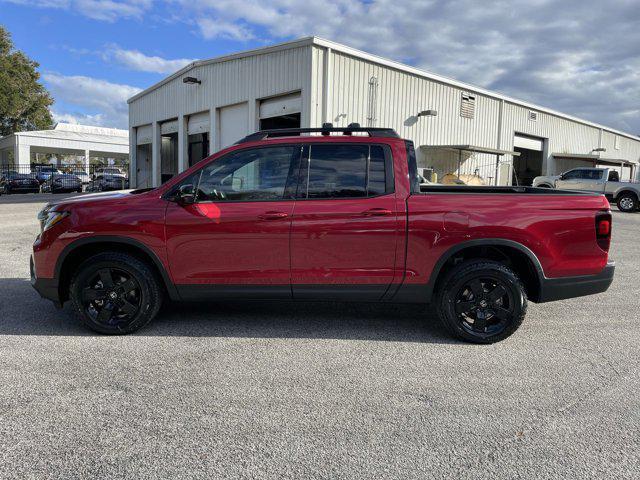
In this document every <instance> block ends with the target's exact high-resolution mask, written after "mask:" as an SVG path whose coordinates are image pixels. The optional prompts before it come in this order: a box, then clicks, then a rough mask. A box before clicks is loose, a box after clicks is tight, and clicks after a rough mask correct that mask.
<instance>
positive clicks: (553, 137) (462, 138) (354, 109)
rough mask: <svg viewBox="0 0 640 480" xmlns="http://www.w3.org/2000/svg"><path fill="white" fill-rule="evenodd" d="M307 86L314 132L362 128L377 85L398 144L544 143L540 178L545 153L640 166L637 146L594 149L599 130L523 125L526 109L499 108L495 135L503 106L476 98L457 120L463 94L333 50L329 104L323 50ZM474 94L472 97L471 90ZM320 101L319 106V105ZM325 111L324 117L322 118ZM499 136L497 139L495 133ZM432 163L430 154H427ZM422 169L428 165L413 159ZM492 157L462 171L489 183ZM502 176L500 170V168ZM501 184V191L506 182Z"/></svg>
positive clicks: (549, 123)
mask: <svg viewBox="0 0 640 480" xmlns="http://www.w3.org/2000/svg"><path fill="white" fill-rule="evenodd" d="M313 48H314V52H313V68H314V72H313V75H312V78H313V79H314V81H313V82H312V86H313V88H314V91H313V93H312V98H314V99H315V103H314V104H313V108H314V109H315V112H313V111H312V113H311V119H312V125H320V124H321V123H322V121H323V120H324V121H331V122H333V123H334V124H335V125H337V126H346V125H347V124H349V123H351V122H358V123H360V124H361V125H367V118H368V117H369V115H370V112H368V111H367V110H368V108H367V107H368V104H369V101H368V100H369V95H370V92H369V81H370V79H371V77H376V78H377V80H378V89H379V90H378V95H377V111H376V116H377V125H376V126H381V127H391V128H394V129H395V130H396V131H397V132H398V133H399V134H400V135H401V136H402V137H405V138H409V139H411V140H413V141H414V142H415V143H416V145H417V146H419V145H461V144H471V145H477V146H481V147H488V148H499V149H503V150H513V138H514V134H515V133H523V134H527V135H532V136H537V137H541V138H544V139H547V142H546V148H545V152H544V156H543V158H544V164H543V174H544V173H546V172H547V171H548V172H549V173H556V172H555V165H554V161H553V158H552V157H551V154H552V153H554V152H556V153H581V154H582V153H584V154H589V153H590V152H591V151H592V149H594V148H598V147H605V148H606V149H607V151H606V152H603V153H601V156H602V158H619V159H627V160H633V161H635V162H638V161H640V142H638V141H635V140H633V139H630V138H627V137H623V136H620V137H619V140H618V142H619V144H618V145H619V149H614V137H615V136H616V135H615V134H613V133H610V132H607V131H604V132H603V134H602V144H600V129H599V128H596V127H592V126H589V125H584V124H581V123H579V122H575V121H572V120H568V119H564V118H561V117H558V116H555V115H551V114H547V113H543V112H540V111H537V119H536V120H535V121H533V120H530V118H529V111H530V109H529V108H526V107H523V106H520V105H516V104H513V103H509V102H508V101H504V105H503V114H502V127H501V128H499V124H500V121H499V117H500V115H499V112H500V103H501V102H502V100H500V99H497V98H493V97H490V96H486V95H482V94H479V93H475V118H473V119H469V118H464V117H462V116H461V115H460V105H461V97H462V94H463V93H466V92H467V91H466V90H462V89H461V88H458V87H454V86H451V85H446V84H443V83H439V82H436V81H433V80H430V79H428V78H424V77H420V76H417V75H414V74H411V73H407V72H402V71H398V70H395V69H392V68H388V67H386V66H382V65H379V64H377V63H375V62H371V61H368V60H365V59H361V58H357V57H352V56H349V55H346V54H344V53H341V52H337V51H335V50H332V51H331V54H330V55H329V61H328V62H329V67H328V71H329V78H328V81H329V84H330V92H329V95H328V98H327V99H325V98H324V96H323V93H324V92H323V89H322V86H323V76H324V70H325V67H326V59H325V55H327V53H326V52H327V50H326V49H325V48H322V47H319V46H314V47H313ZM472 93H473V91H472ZM326 100H328V101H327V102H326V105H324V103H323V102H325V101H326ZM325 109H326V115H324V116H325V117H326V118H324V119H323V114H322V113H323V111H324V110H325ZM427 109H434V110H437V111H438V115H437V116H436V117H417V114H418V112H420V111H422V110H427ZM499 130H500V132H499ZM430 156H431V157H433V154H431V155H430ZM420 161H421V162H422V164H423V166H430V165H426V164H425V162H427V161H430V160H428V159H426V158H425V156H424V155H422V154H420V153H419V162H420ZM495 161H496V159H495V156H491V155H484V154H475V155H473V156H471V157H470V158H469V159H468V160H466V162H465V163H464V165H463V167H464V171H465V172H473V171H476V169H478V171H479V172H480V175H481V176H483V177H484V178H485V179H488V177H494V176H495ZM501 162H502V163H505V162H506V163H510V162H511V157H510V156H505V157H502V160H501ZM501 171H502V172H503V173H502V176H503V177H504V176H505V173H506V170H505V169H504V168H501ZM510 180H511V179H510V178H501V180H500V183H501V184H507V183H509V182H510Z"/></svg>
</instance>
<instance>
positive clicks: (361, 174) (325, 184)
mask: <svg viewBox="0 0 640 480" xmlns="http://www.w3.org/2000/svg"><path fill="white" fill-rule="evenodd" d="M301 165H302V166H301V175H300V182H299V184H298V185H299V186H298V193H297V195H296V207H295V211H294V214H293V224H292V227H291V283H292V292H293V297H294V298H299V299H304V298H307V299H309V298H327V299H350V300H378V299H380V298H381V297H382V296H383V295H384V293H385V291H386V290H387V288H388V287H389V285H390V284H391V282H392V280H393V278H394V274H395V273H396V272H395V270H396V246H397V242H399V241H400V239H401V235H402V234H403V231H402V230H401V225H402V223H401V221H400V220H399V218H398V212H397V211H396V210H397V207H396V198H395V189H394V183H393V158H392V156H391V150H390V149H389V147H388V146H387V145H375V144H365V143H355V142H352V143H343V144H340V143H333V142H332V143H331V144H322V143H312V144H311V145H309V146H308V150H307V151H306V152H305V153H303V159H302V161H301ZM399 263H400V261H399ZM402 266H403V265H402Z"/></svg>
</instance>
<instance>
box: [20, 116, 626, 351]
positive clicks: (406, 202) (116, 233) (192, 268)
mask: <svg viewBox="0 0 640 480" xmlns="http://www.w3.org/2000/svg"><path fill="white" fill-rule="evenodd" d="M39 218H40V221H41V230H42V231H41V233H40V235H39V236H38V238H37V239H36V241H35V243H34V245H33V256H32V259H31V275H32V284H33V286H34V287H35V288H36V290H37V291H38V292H40V294H41V295H42V296H43V297H45V298H48V299H50V300H53V301H54V302H55V303H56V304H57V305H58V306H61V305H62V304H63V303H64V302H65V301H67V300H71V302H72V304H73V308H74V310H75V311H76V312H77V313H78V314H79V316H80V318H81V319H82V320H83V322H84V323H85V324H86V325H87V326H88V327H89V328H91V329H93V330H96V331H98V332H102V333H107V334H122V333H129V332H133V331H135V330H137V329H139V328H141V327H143V326H144V325H146V324H147V323H149V322H150V321H151V319H152V318H153V317H154V316H155V315H156V314H157V312H158V309H159V308H160V305H161V302H162V300H163V299H164V298H169V299H171V300H177V301H187V300H223V299H283V300H346V301H372V302H402V303H407V302H409V303H431V304H432V305H433V308H434V309H435V310H436V311H437V312H438V315H439V316H440V318H441V320H442V321H443V323H444V325H445V326H446V327H447V328H448V329H449V330H450V332H451V333H453V334H454V335H456V336H458V337H461V338H462V339H465V340H468V341H472V342H479V343H491V342H495V341H498V340H501V339H503V338H505V337H507V336H509V335H510V334H512V333H513V332H514V331H515V330H516V329H517V328H518V326H519V325H520V324H521V323H522V320H523V319H524V316H525V313H526V310H527V299H529V300H531V301H534V302H547V301H550V300H560V299H563V298H569V297H576V296H581V295H588V294H593V293H598V292H603V291H605V290H606V289H607V288H608V287H609V285H610V284H611V282H612V279H613V272H614V264H613V263H612V262H609V261H608V250H609V244H610V239H611V214H610V211H609V203H608V202H607V200H606V198H605V197H604V196H603V195H598V194H591V193H581V192H569V191H559V190H553V191H550V190H548V189H536V188H527V187H466V186H444V185H441V186H436V185H434V186H428V187H421V186H420V183H419V177H418V175H417V167H416V157H415V151H414V147H413V144H412V143H411V142H410V141H407V140H403V139H401V138H399V137H398V135H397V134H396V133H395V132H394V131H393V130H390V129H381V128H377V129H374V128H358V127H350V128H341V129H338V128H329V127H323V128H321V129H295V130H285V131H282V130H279V131H263V132H258V133H255V134H252V135H249V136H248V137H246V138H244V139H243V140H241V141H239V142H238V143H237V144H235V145H233V146H231V147H229V148H226V149H224V150H222V151H220V152H218V153H216V154H215V155H212V156H211V157H209V158H207V159H205V160H203V161H202V162H200V163H198V164H197V165H194V166H193V167H191V168H190V169H188V170H187V171H185V172H184V173H182V174H180V175H178V176H177V177H175V178H173V179H172V180H170V181H169V182H167V183H165V184H164V185H162V186H161V187H158V188H155V189H145V190H133V191H121V192H111V193H106V194H93V195H86V196H82V197H75V198H70V199H65V200H62V201H60V202H57V203H53V204H49V205H47V206H46V207H45V208H44V209H43V210H42V212H41V213H40V214H39Z"/></svg>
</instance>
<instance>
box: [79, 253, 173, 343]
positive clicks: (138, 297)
mask: <svg viewBox="0 0 640 480" xmlns="http://www.w3.org/2000/svg"><path fill="white" fill-rule="evenodd" d="M69 296H70V299H71V301H72V303H73V305H74V309H75V311H76V313H77V315H78V316H79V317H80V319H81V320H82V321H83V323H84V324H85V325H86V326H87V327H89V328H91V329H92V330H95V331H97V332H100V333H106V334H116V335H117V334H125V333H130V332H133V331H135V330H138V329H140V328H142V327H144V326H145V325H146V324H148V323H149V322H150V321H151V320H152V319H153V317H155V315H156V314H157V313H158V310H159V309H160V305H161V303H162V289H161V287H160V282H159V280H158V278H157V276H156V274H155V272H154V271H153V270H152V269H151V268H150V266H149V265H148V264H147V263H146V262H144V261H143V260H141V259H139V258H137V257H134V256H132V255H129V254H126V253H119V252H105V253H100V254H97V255H94V256H93V257H90V258H88V259H87V260H85V262H84V263H82V264H81V265H80V267H79V268H78V269H77V271H76V273H75V275H74V277H73V279H72V280H71V285H70V287H69Z"/></svg>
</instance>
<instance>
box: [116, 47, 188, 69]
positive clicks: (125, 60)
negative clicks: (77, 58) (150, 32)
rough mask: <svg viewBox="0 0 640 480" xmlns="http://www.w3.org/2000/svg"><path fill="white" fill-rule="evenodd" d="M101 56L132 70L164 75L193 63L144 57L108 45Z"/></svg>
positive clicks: (180, 59)
mask: <svg viewBox="0 0 640 480" xmlns="http://www.w3.org/2000/svg"><path fill="white" fill-rule="evenodd" d="M103 56H104V57H105V58H106V59H107V60H114V61H116V62H118V63H120V64H121V65H124V66H125V67H128V68H130V69H132V70H137V71H140V72H152V73H164V74H168V73H173V72H175V71H177V70H180V69H181V68H182V67H184V66H186V65H188V64H189V63H191V62H194V61H195V59H192V58H176V59H173V60H168V59H165V58H162V57H158V56H149V55H145V54H144V53H142V52H140V51H138V50H125V49H123V48H120V47H118V46H117V45H108V46H107V50H106V51H105V52H104V55H103Z"/></svg>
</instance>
